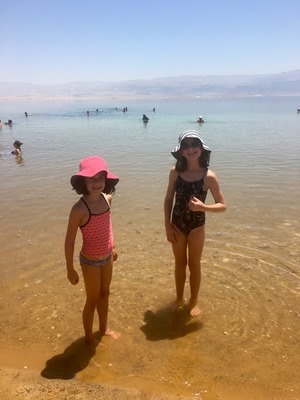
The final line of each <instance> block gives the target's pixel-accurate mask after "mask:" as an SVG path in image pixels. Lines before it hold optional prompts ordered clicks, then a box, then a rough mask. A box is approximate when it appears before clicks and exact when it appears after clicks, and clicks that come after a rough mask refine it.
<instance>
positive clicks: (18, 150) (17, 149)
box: [11, 140, 23, 157]
mask: <svg viewBox="0 0 300 400" xmlns="http://www.w3.org/2000/svg"><path fill="white" fill-rule="evenodd" d="M22 144H23V143H22V142H20V140H15V141H14V143H13V145H14V148H15V149H14V150H13V151H12V152H11V154H14V155H15V156H17V157H20V156H21V155H22V150H21V146H22Z"/></svg>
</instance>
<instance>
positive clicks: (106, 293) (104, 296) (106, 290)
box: [100, 288, 110, 299]
mask: <svg viewBox="0 0 300 400" xmlns="http://www.w3.org/2000/svg"><path fill="white" fill-rule="evenodd" d="M109 294H110V290H109V288H104V289H101V290H100V298H101V299H108V298H109Z"/></svg>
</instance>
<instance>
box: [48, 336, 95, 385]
mask: <svg viewBox="0 0 300 400" xmlns="http://www.w3.org/2000/svg"><path fill="white" fill-rule="evenodd" d="M95 352H96V350H95V349H93V348H89V347H88V346H87V345H86V344H85V341H84V338H80V339H78V340H76V341H75V342H74V343H72V344H71V345H70V346H69V347H67V348H66V350H65V351H64V352H63V353H62V354H58V355H56V356H54V357H52V358H50V360H48V361H47V362H46V366H45V368H44V369H43V370H42V372H41V375H42V376H43V377H44V378H48V379H72V378H74V377H75V375H76V374H77V372H79V371H82V370H83V369H84V368H86V367H87V366H88V364H89V362H90V360H91V358H92V357H93V356H94V355H95Z"/></svg>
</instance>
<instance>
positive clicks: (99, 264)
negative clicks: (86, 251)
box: [79, 252, 112, 267]
mask: <svg viewBox="0 0 300 400" xmlns="http://www.w3.org/2000/svg"><path fill="white" fill-rule="evenodd" d="M111 256H112V253H110V255H109V256H108V257H106V258H104V259H103V260H89V259H88V258H86V257H84V255H83V254H82V253H81V252H80V253H79V261H80V264H86V265H91V266H93V267H103V266H104V265H106V264H107V262H108V261H109V260H110V258H111Z"/></svg>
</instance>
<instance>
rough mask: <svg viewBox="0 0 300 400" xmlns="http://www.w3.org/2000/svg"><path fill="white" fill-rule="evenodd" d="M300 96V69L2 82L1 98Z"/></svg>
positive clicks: (0, 88) (0, 86)
mask: <svg viewBox="0 0 300 400" xmlns="http://www.w3.org/2000/svg"><path fill="white" fill-rule="evenodd" d="M245 96H300V70H296V71H289V72H282V73H278V74H266V75H232V76H228V75H224V76H213V75H211V76H210V75H207V76H178V77H166V78H155V79H148V80H130V81H121V82H101V81H99V82H70V83H65V84H59V85H36V84H31V83H8V82H0V98H12V97H22V98H26V97H30V98H44V97H48V98H51V97H57V98H108V99H118V98H128V99H147V98H149V99H151V98H176V97H181V98H182V97H186V98H195V97H199V98H201V97H203V98H205V97H206V98H207V97H245Z"/></svg>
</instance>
